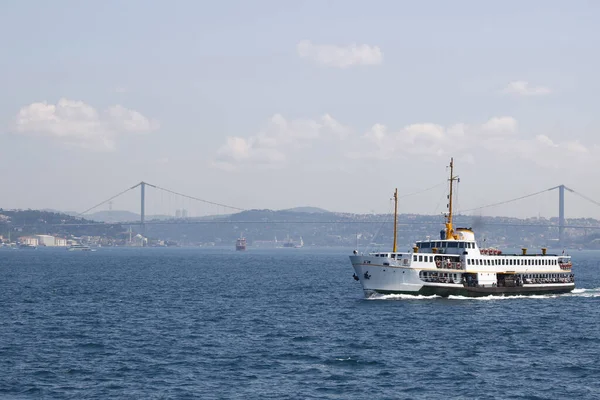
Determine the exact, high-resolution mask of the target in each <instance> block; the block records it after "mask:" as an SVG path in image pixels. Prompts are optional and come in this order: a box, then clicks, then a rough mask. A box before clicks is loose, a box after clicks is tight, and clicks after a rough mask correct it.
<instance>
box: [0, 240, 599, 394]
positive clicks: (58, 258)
mask: <svg viewBox="0 0 600 400" xmlns="http://www.w3.org/2000/svg"><path fill="white" fill-rule="evenodd" d="M351 251H352V249H319V248H311V247H304V248H300V249H256V248H251V247H249V248H248V250H247V251H245V252H236V251H235V250H234V249H233V246H232V248H195V249H191V248H190V249H186V248H166V249H160V248H142V249H140V248H138V249H134V248H114V249H113V248H99V249H97V251H94V252H68V251H66V250H59V249H43V248H39V249H37V250H8V249H0V399H245V400H247V399H367V398H368V399H579V400H583V399H599V398H600V318H599V317H600V252H593V251H578V250H574V251H572V252H571V255H572V256H573V262H574V272H575V275H576V285H577V289H575V290H574V291H573V292H572V293H569V294H564V295H554V296H532V297H507V298H502V297H489V298H480V299H470V298H461V297H451V298H437V297H419V296H416V297H415V296H400V295H398V296H389V295H388V296H376V297H373V298H368V299H367V298H365V297H364V295H363V292H362V290H361V287H360V284H359V283H358V282H356V281H354V279H353V278H352V274H353V272H354V271H353V270H352V267H351V265H350V261H349V258H348V256H349V255H350V254H351Z"/></svg>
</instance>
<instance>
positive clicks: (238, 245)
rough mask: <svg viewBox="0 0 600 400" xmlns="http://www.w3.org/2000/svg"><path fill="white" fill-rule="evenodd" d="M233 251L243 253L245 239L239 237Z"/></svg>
mask: <svg viewBox="0 0 600 400" xmlns="http://www.w3.org/2000/svg"><path fill="white" fill-rule="evenodd" d="M235 250H236V251H244V250H246V238H245V237H240V238H238V239H237V240H236V242H235Z"/></svg>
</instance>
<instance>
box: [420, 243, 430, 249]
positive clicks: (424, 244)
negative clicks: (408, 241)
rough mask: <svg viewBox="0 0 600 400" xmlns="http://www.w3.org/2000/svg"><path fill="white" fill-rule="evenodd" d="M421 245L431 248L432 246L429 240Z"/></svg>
mask: <svg viewBox="0 0 600 400" xmlns="http://www.w3.org/2000/svg"><path fill="white" fill-rule="evenodd" d="M421 247H422V248H424V249H428V248H430V247H431V244H430V243H429V242H427V243H422V244H421Z"/></svg>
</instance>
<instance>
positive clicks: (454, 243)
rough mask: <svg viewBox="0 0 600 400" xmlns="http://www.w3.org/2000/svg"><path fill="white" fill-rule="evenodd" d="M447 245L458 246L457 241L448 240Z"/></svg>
mask: <svg viewBox="0 0 600 400" xmlns="http://www.w3.org/2000/svg"><path fill="white" fill-rule="evenodd" d="M448 247H458V242H448Z"/></svg>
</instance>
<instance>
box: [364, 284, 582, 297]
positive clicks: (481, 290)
mask: <svg viewBox="0 0 600 400" xmlns="http://www.w3.org/2000/svg"><path fill="white" fill-rule="evenodd" d="M573 289H575V284H569V285H565V286H560V287H548V286H546V287H461V288H456V287H440V286H423V287H421V289H419V290H418V291H416V292H415V291H406V290H380V289H368V290H367V289H365V290H364V292H365V296H367V297H368V296H370V295H371V294H373V293H380V294H408V295H415V296H440V297H448V296H463V297H486V296H531V295H549V294H562V293H569V292H571V291H572V290H573Z"/></svg>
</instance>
